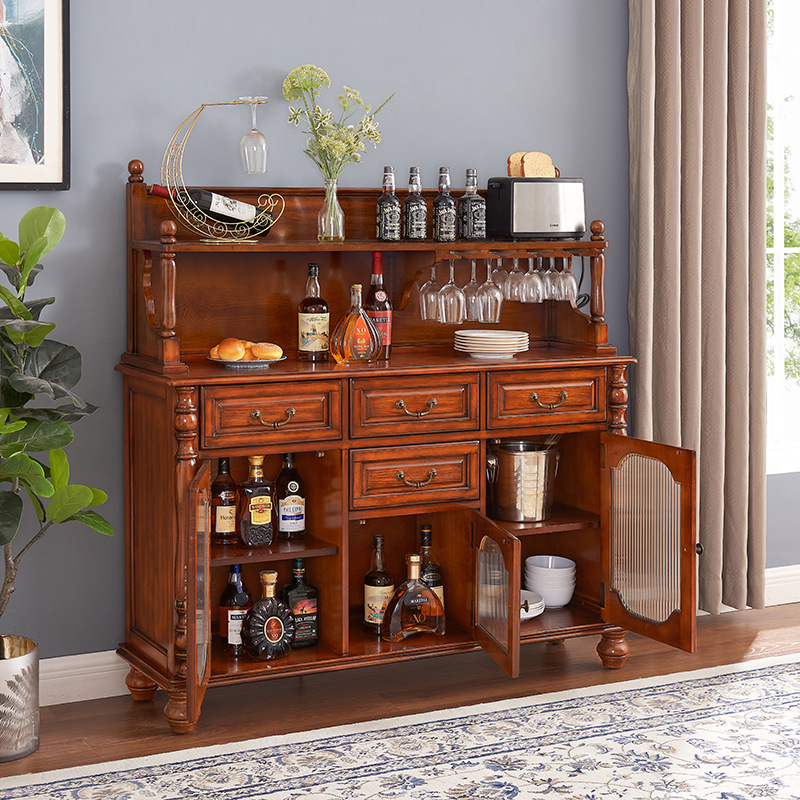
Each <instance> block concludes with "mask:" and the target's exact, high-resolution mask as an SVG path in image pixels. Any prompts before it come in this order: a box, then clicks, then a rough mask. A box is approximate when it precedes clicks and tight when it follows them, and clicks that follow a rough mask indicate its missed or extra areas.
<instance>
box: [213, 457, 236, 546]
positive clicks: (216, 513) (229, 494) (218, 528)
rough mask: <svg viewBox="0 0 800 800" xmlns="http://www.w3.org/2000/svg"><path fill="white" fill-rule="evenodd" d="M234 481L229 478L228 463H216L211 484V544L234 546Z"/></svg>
mask: <svg viewBox="0 0 800 800" xmlns="http://www.w3.org/2000/svg"><path fill="white" fill-rule="evenodd" d="M236 499H237V491H236V481H234V480H233V478H231V472H230V461H229V459H227V458H221V459H220V460H219V461H218V462H217V477H216V478H214V482H213V483H212V484H211V543H212V544H235V543H236V541H237V538H238V537H237V536H236Z"/></svg>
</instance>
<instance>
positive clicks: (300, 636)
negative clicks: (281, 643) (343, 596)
mask: <svg viewBox="0 0 800 800" xmlns="http://www.w3.org/2000/svg"><path fill="white" fill-rule="evenodd" d="M280 597H281V600H282V601H283V602H284V603H286V607H287V608H288V609H289V611H290V612H291V614H292V616H293V617H294V641H293V642H292V647H311V646H312V645H315V644H317V643H318V642H319V590H318V589H317V587H316V586H312V585H311V584H310V583H308V581H306V568H305V562H304V560H303V559H302V558H296V559H295V560H294V562H293V563H292V581H291V583H287V584H284V586H282V587H281V592H280Z"/></svg>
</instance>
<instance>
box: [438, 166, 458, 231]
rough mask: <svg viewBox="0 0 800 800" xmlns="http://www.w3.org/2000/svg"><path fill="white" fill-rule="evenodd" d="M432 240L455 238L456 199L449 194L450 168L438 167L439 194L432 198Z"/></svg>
mask: <svg viewBox="0 0 800 800" xmlns="http://www.w3.org/2000/svg"><path fill="white" fill-rule="evenodd" d="M433 240H434V241H435V242H454V241H455V240H456V201H455V200H454V199H453V197H452V195H451V194H450V170H449V169H448V168H447V167H439V194H437V195H436V197H434V198H433Z"/></svg>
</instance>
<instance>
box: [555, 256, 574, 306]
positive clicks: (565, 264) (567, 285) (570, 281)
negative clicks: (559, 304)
mask: <svg viewBox="0 0 800 800" xmlns="http://www.w3.org/2000/svg"><path fill="white" fill-rule="evenodd" d="M558 284H559V287H560V290H561V294H562V296H563V299H564V300H575V299H576V298H577V297H578V281H576V280H575V276H574V275H573V274H572V256H568V257H567V258H565V259H563V260H562V262H561V272H560V273H559V275H558Z"/></svg>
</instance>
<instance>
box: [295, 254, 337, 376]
mask: <svg viewBox="0 0 800 800" xmlns="http://www.w3.org/2000/svg"><path fill="white" fill-rule="evenodd" d="M330 317H331V315H330V309H329V308H328V304H327V303H326V302H325V300H324V299H323V298H322V296H321V294H320V288H319V264H309V265H308V280H307V281H306V296H305V297H304V298H303V299H302V300H301V301H300V303H299V305H298V306H297V358H298V360H299V361H327V360H328V353H329V351H330V342H329V339H330Z"/></svg>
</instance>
